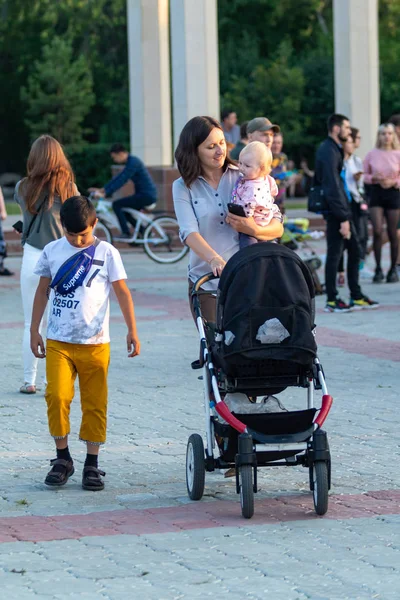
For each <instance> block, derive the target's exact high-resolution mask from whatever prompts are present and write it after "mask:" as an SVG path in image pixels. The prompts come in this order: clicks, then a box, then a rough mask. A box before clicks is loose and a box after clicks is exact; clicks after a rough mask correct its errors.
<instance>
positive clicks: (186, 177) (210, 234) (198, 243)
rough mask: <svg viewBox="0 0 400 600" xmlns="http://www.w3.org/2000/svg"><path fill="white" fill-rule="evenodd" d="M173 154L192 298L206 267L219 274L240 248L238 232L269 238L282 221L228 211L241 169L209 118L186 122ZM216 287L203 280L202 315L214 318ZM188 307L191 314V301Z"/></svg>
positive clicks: (177, 209) (175, 195) (177, 210)
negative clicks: (261, 220) (262, 221)
mask: <svg viewBox="0 0 400 600" xmlns="http://www.w3.org/2000/svg"><path fill="white" fill-rule="evenodd" d="M271 127H272V128H273V127H276V126H275V125H271ZM175 158H176V162H177V165H178V170H179V172H180V174H181V177H180V178H179V179H177V180H176V181H175V182H174V184H173V199H174V208H175V213H176V216H177V219H178V222H179V227H180V232H181V237H182V240H183V241H184V242H185V243H186V244H187V245H188V246H189V248H190V258H189V299H190V295H191V292H192V289H193V284H194V283H195V281H196V280H197V279H198V278H199V277H201V276H202V275H205V274H206V273H208V272H210V271H212V272H213V273H214V275H221V273H222V270H223V268H224V266H225V264H226V262H227V261H228V260H229V258H231V256H233V255H234V254H235V253H236V252H238V251H239V233H242V234H246V235H248V236H251V237H254V238H257V239H258V240H259V241H272V240H274V239H276V238H279V237H281V235H282V233H283V225H282V216H281V214H280V212H279V211H277V212H276V213H275V214H274V217H273V218H272V220H271V221H270V223H269V224H268V225H266V226H261V225H258V224H257V222H256V221H255V220H254V218H253V217H240V216H237V215H234V214H232V213H230V212H229V211H228V203H230V202H231V197H232V192H233V189H234V187H235V185H236V182H237V180H238V178H239V170H238V168H237V167H236V166H235V165H234V163H233V161H231V160H230V158H229V157H228V156H227V150H226V142H225V137H224V133H223V131H222V128H221V125H220V124H219V123H218V122H217V121H215V120H214V119H213V118H211V117H194V118H193V119H191V120H190V121H188V123H187V124H186V125H185V127H184V128H183V130H182V132H181V135H180V138H179V143H178V147H177V149H176V152H175ZM216 287H217V283H216V282H215V281H212V282H209V283H206V284H205V285H204V288H203V291H204V292H205V293H202V295H201V296H200V298H201V300H200V303H201V310H202V314H203V316H204V317H205V319H206V320H207V321H209V322H213V323H214V322H215V290H216ZM190 307H191V311H192V315H193V318H194V314H193V308H192V303H191V302H190Z"/></svg>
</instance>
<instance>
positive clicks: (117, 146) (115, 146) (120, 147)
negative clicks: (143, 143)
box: [110, 143, 128, 154]
mask: <svg viewBox="0 0 400 600" xmlns="http://www.w3.org/2000/svg"><path fill="white" fill-rule="evenodd" d="M119 152H128V150H127V149H126V147H125V146H124V144H119V143H118V144H113V145H112V146H111V148H110V154H118V153H119Z"/></svg>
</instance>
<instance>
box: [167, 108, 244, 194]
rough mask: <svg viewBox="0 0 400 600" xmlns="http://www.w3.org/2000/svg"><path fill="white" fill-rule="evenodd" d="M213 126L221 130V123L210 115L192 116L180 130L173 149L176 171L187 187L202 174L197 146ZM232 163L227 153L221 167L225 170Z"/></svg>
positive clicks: (206, 136)
mask: <svg viewBox="0 0 400 600" xmlns="http://www.w3.org/2000/svg"><path fill="white" fill-rule="evenodd" d="M215 128H217V129H220V130H221V131H222V127H221V125H220V124H219V123H218V121H216V120H215V119H213V118H212V117H193V119H190V121H188V122H187V123H186V125H185V127H184V128H183V129H182V131H181V135H180V136H179V142H178V146H177V148H176V150H175V160H176V164H177V166H178V171H179V173H180V174H181V176H182V179H183V181H184V182H185V185H186V186H187V187H188V188H190V186H191V185H192V183H193V182H194V181H196V179H197V178H198V177H199V176H200V175H201V174H202V170H201V162H200V159H199V154H198V152H197V148H198V147H199V146H200V144H202V143H203V142H204V140H206V139H207V138H208V136H209V135H210V133H211V131H212V130H213V129H215ZM234 164H235V163H234V162H233V161H232V160H231V159H230V158H229V157H228V155H227V156H226V159H225V162H224V165H223V167H222V168H223V169H224V170H225V169H226V167H227V166H228V165H234Z"/></svg>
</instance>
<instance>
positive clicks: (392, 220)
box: [370, 206, 400, 269]
mask: <svg viewBox="0 0 400 600" xmlns="http://www.w3.org/2000/svg"><path fill="white" fill-rule="evenodd" d="M370 215H371V221H372V228H373V231H374V255H375V262H376V268H377V269H380V268H381V257H382V241H383V240H382V238H383V236H382V233H383V221H384V219H386V229H387V235H388V238H389V242H390V261H391V269H394V268H395V267H396V263H397V255H398V251H399V241H398V239H397V225H398V222H399V218H400V209H398V208H394V209H387V208H382V207H381V206H371V208H370Z"/></svg>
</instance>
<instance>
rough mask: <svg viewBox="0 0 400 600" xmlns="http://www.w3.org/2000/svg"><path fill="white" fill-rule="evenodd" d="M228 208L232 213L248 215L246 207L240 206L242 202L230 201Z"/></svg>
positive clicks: (240, 215) (238, 215) (239, 215)
mask: <svg viewBox="0 0 400 600" xmlns="http://www.w3.org/2000/svg"><path fill="white" fill-rule="evenodd" d="M228 210H229V212H230V213H232V214H233V215H236V216H237V217H245V216H246V213H245V212H244V208H243V206H240V204H233V203H232V202H229V204H228Z"/></svg>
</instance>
